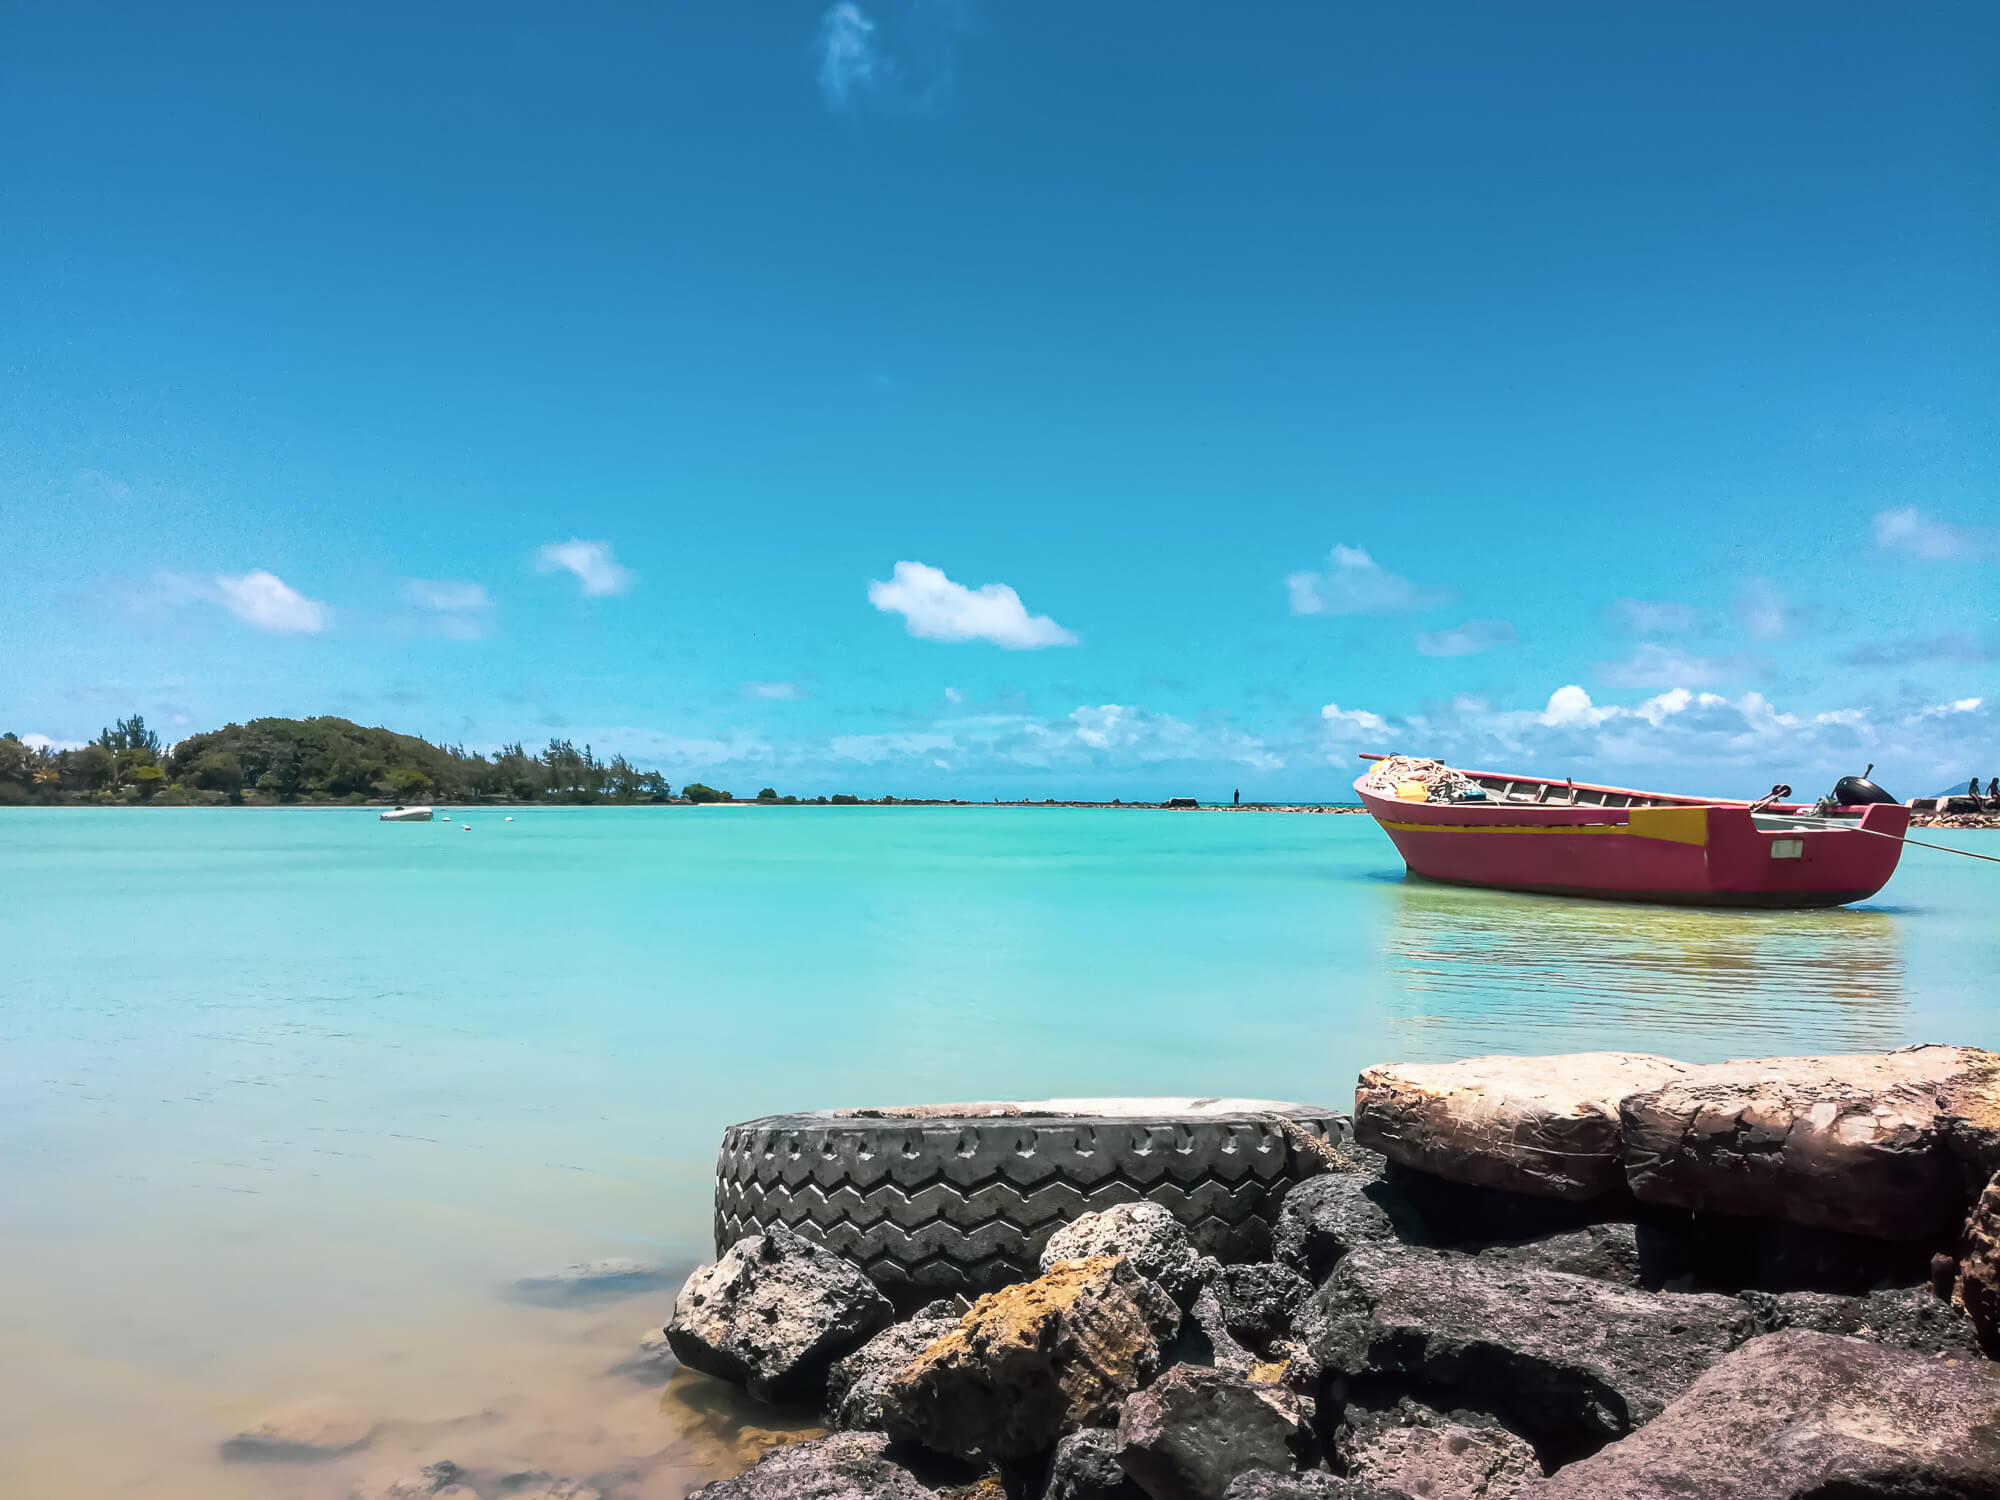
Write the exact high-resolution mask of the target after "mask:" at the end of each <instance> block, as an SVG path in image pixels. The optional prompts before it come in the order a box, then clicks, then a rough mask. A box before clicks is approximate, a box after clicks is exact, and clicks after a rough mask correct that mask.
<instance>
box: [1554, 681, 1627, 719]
mask: <svg viewBox="0 0 2000 1500" xmlns="http://www.w3.org/2000/svg"><path fill="white" fill-rule="evenodd" d="M1617 712H1618V710H1617V709H1615V708H1599V707H1597V706H1596V705H1595V704H1593V703H1592V702H1591V701H1590V694H1588V693H1586V692H1585V691H1584V690H1583V689H1582V688H1580V687H1578V686H1577V685H1576V684H1575V683H1573V682H1572V683H1570V684H1569V685H1568V686H1567V687H1559V688H1557V689H1556V690H1555V691H1554V692H1553V693H1550V694H1549V703H1548V707H1546V708H1544V709H1543V710H1542V712H1541V721H1542V723H1544V724H1545V725H1547V726H1548V727H1549V728H1551V729H1568V728H1586V727H1589V726H1592V725H1596V724H1602V723H1603V722H1604V721H1605V720H1606V719H1608V718H1610V717H1612V716H1613V715H1614V714H1616V713H1617Z"/></svg>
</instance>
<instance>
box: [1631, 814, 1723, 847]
mask: <svg viewBox="0 0 2000 1500" xmlns="http://www.w3.org/2000/svg"><path fill="white" fill-rule="evenodd" d="M1627 816H1628V817H1629V818H1630V819H1631V827H1632V832H1633V833H1635V834H1637V835H1638V836H1639V837H1640V838H1642V839H1665V840H1666V841H1667V842H1668V843H1670V844H1701V845H1706V844H1707V843H1708V809H1707V808H1705V807H1635V808H1633V809H1632V811H1631V812H1630V813H1629V814H1628V815H1627Z"/></svg>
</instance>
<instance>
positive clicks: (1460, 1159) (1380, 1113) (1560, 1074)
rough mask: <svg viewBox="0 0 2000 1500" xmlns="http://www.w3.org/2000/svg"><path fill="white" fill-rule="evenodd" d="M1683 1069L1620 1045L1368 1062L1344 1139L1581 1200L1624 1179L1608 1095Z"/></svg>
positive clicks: (1456, 1174)
mask: <svg viewBox="0 0 2000 1500" xmlns="http://www.w3.org/2000/svg"><path fill="white" fill-rule="evenodd" d="M1686 1071H1687V1069H1686V1068H1685V1067H1684V1066H1683V1065H1682V1064H1680V1063H1677V1062H1671V1061H1669V1060H1668V1059H1666V1058H1664V1057H1648V1056H1645V1055H1644V1054H1640V1053H1631V1052H1579V1053H1572V1054H1569V1055H1567V1056H1561V1057H1474V1058H1469V1059H1467V1060H1466V1061H1464V1062H1455V1063H1398V1064H1391V1065H1389V1066H1385V1067H1379V1068H1370V1069H1368V1070H1367V1071H1366V1072H1365V1073H1363V1074H1362V1075H1361V1081H1360V1083H1359V1085H1358V1086H1357V1087H1356V1089H1355V1091H1354V1138H1355V1140H1356V1141H1357V1142H1358V1143H1359V1144H1361V1145H1363V1146H1367V1147H1371V1148H1373V1149H1374V1150H1377V1151H1380V1152H1381V1153H1382V1154H1383V1155H1384V1156H1386V1157H1388V1158H1389V1160H1391V1161H1393V1162H1400V1163H1401V1164H1402V1165H1404V1166H1406V1167H1414V1168H1416V1169H1417V1170H1418V1171H1422V1172H1430V1173H1433V1174H1435V1175H1436V1176H1439V1177H1444V1178H1448V1179H1450V1180H1451V1181H1453V1182H1463V1183H1471V1184H1474V1185H1476V1186H1480V1187H1496V1188H1507V1189H1510V1190H1511V1191H1514V1192H1517V1193H1531V1194H1534V1195H1536V1196H1538V1197H1545V1198H1563V1199H1568V1200H1570V1201H1572V1202H1580V1201H1584V1200H1587V1199H1591V1198H1598V1197H1602V1196H1603V1195H1604V1194H1606V1193H1613V1192H1618V1191H1621V1190H1622V1189H1623V1187H1624V1185H1625V1167H1624V1150H1623V1142H1622V1140H1621V1138H1620V1134H1619V1114H1618V1104H1619V1101H1620V1100H1621V1099H1623V1098H1624V1097H1625V1096H1626V1095H1628V1094H1634V1093H1639V1092H1641V1091H1643V1090H1648V1089H1658V1088H1660V1087H1661V1086H1662V1085H1663V1084H1666V1083H1669V1082H1671V1081H1672V1080H1674V1079H1676V1078H1678V1077H1680V1076H1681V1075H1682V1074H1683V1073H1685V1072H1686Z"/></svg>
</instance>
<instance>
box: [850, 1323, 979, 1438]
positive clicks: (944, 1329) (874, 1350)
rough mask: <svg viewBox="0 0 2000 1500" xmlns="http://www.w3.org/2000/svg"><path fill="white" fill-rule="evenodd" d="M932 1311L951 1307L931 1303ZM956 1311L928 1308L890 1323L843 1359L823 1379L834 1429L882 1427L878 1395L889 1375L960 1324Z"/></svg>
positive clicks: (880, 1400)
mask: <svg viewBox="0 0 2000 1500" xmlns="http://www.w3.org/2000/svg"><path fill="white" fill-rule="evenodd" d="M931 1306H932V1307H939V1306H943V1307H949V1306H950V1304H948V1303H932V1304H931ZM958 1319H959V1315H958V1314H957V1313H956V1312H945V1313H942V1314H938V1313H932V1312H931V1311H930V1309H929V1308H926V1309H925V1310H924V1311H923V1312H920V1313H918V1314H917V1316H916V1317H914V1318H912V1319H910V1320H909V1321H908V1322H907V1323H892V1324H891V1325H890V1326H889V1327H887V1328H885V1329H883V1330H882V1331H881V1332H880V1333H878V1334H876V1335H875V1337H873V1338H872V1339H870V1340H869V1341H868V1342H867V1343H865V1344H863V1345H862V1346H861V1347H860V1348H859V1349H856V1350H855V1351H854V1352H853V1353H852V1354H849V1355H847V1356H846V1357H845V1358H842V1359H837V1360H835V1361H834V1363H833V1368H832V1369H831V1370H830V1371H829V1372H828V1373H827V1377H826V1409H827V1414H828V1416H829V1417H831V1419H832V1423H833V1425H834V1426H835V1427H845V1428H880V1427H881V1425H882V1393H883V1390H884V1389H885V1387H886V1386H887V1385H888V1382H889V1380H890V1378H891V1377H892V1376H894V1375H895V1374H896V1373H897V1372H898V1371H900V1370H901V1369H902V1368H903V1367H904V1366H905V1365H907V1364H908V1363H909V1362H910V1361H911V1360H913V1359H915V1358H916V1357H917V1356H918V1355H919V1354H922V1353H923V1352H924V1350H926V1349H928V1348H929V1347H930V1346H931V1345H932V1344H933V1343H935V1342H937V1340H939V1339H941V1338H943V1337H944V1336H945V1335H946V1334H947V1333H949V1332H951V1330H952V1329H954V1328H956V1327H957V1326H958Z"/></svg>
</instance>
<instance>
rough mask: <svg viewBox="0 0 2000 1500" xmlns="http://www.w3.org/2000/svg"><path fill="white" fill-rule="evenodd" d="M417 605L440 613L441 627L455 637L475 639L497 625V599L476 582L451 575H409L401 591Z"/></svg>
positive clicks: (403, 596)
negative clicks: (494, 621)
mask: <svg viewBox="0 0 2000 1500" xmlns="http://www.w3.org/2000/svg"><path fill="white" fill-rule="evenodd" d="M397 592H398V594H399V595H400V596H401V597H402V600H403V602H404V603H405V604H407V605H409V606H411V607H412V608H413V609H423V610H429V611H430V612H431V613H432V614H434V615H436V616H437V628H438V629H439V630H441V631H443V632H444V633H445V634H446V635H448V636H450V637H452V638H453V639H454V640H461V641H473V640H478V639H479V638H480V637H482V636H484V635H485V634H487V632H488V631H489V630H491V629H492V625H493V600H492V599H491V598H489V597H488V596H487V593H486V590H485V589H483V588H481V587H480V586H479V585H478V584H476V583H466V582H461V581H459V580H456V579H450V578H406V579H404V580H403V585H402V587H401V588H400V589H399V590H398V591H397Z"/></svg>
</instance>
